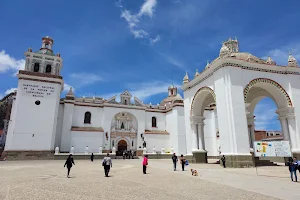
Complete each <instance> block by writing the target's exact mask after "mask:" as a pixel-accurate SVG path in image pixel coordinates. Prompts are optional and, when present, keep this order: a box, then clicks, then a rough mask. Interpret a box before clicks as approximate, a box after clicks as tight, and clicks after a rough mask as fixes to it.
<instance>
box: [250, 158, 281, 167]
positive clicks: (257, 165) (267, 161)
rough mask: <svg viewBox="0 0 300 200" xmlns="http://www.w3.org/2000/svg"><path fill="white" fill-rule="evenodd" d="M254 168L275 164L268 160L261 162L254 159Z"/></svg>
mask: <svg viewBox="0 0 300 200" xmlns="http://www.w3.org/2000/svg"><path fill="white" fill-rule="evenodd" d="M254 162H255V166H256V167H259V166H277V164H275V163H273V162H271V161H270V160H261V159H259V158H258V157H255V158H254Z"/></svg>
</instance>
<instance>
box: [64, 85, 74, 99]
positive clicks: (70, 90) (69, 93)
mask: <svg viewBox="0 0 300 200" xmlns="http://www.w3.org/2000/svg"><path fill="white" fill-rule="evenodd" d="M66 96H69V97H74V93H73V89H72V87H70V89H69V91H68V93H67V94H66Z"/></svg>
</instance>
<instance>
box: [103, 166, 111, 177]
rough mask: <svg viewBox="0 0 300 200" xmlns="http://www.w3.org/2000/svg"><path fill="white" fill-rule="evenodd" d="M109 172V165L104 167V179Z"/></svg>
mask: <svg viewBox="0 0 300 200" xmlns="http://www.w3.org/2000/svg"><path fill="white" fill-rule="evenodd" d="M109 170H110V166H109V165H104V173H105V176H106V177H108V174H109Z"/></svg>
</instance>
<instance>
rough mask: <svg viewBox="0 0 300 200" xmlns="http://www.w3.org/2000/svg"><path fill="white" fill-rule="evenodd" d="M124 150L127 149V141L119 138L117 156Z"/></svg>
mask: <svg viewBox="0 0 300 200" xmlns="http://www.w3.org/2000/svg"><path fill="white" fill-rule="evenodd" d="M124 151H127V142H126V140H120V141H119V142H118V149H117V156H121V155H123V152H124Z"/></svg>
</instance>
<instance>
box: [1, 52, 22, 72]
mask: <svg viewBox="0 0 300 200" xmlns="http://www.w3.org/2000/svg"><path fill="white" fill-rule="evenodd" d="M24 67H25V60H24V59H20V60H17V59H15V58H14V57H11V56H10V55H9V54H7V53H5V51H4V50H2V51H0V73H5V72H7V71H13V72H14V74H15V73H16V72H17V71H18V70H20V69H24Z"/></svg>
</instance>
